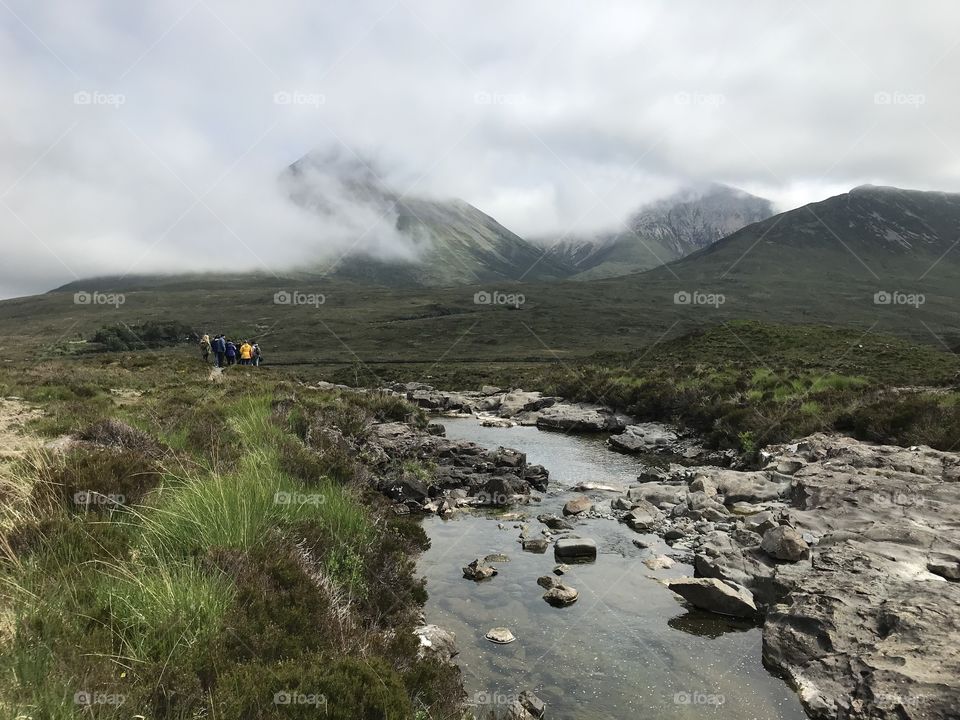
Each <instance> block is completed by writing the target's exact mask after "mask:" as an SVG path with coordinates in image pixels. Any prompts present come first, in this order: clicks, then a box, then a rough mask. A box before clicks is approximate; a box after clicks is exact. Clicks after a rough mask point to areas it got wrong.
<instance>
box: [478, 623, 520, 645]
mask: <svg viewBox="0 0 960 720" xmlns="http://www.w3.org/2000/svg"><path fill="white" fill-rule="evenodd" d="M484 637H485V638H486V639H487V640H489V641H490V642H492V643H496V644H497V645H507V644H508V643H512V642H513V641H514V640H516V639H517V638H516V637H514V635H513V633H512V632H510V628H505V627H495V628H491V629H490V630H488V631H487V634H486V635H484Z"/></svg>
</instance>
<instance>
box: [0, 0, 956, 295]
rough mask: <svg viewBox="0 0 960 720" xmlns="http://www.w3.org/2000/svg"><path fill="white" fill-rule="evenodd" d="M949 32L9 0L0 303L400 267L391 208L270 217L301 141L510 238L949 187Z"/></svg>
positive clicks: (579, 13) (849, 15)
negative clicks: (132, 279) (206, 277)
mask: <svg viewBox="0 0 960 720" xmlns="http://www.w3.org/2000/svg"><path fill="white" fill-rule="evenodd" d="M958 19H960V8H958V7H957V6H956V5H955V4H952V3H948V2H933V3H928V4H924V5H918V6H911V7H909V8H906V7H904V8H899V7H894V6H889V7H885V8H884V10H883V12H876V11H875V8H874V3H872V2H869V1H868V0H854V1H853V2H850V3H843V4H840V5H838V4H836V3H828V2H826V1H825V0H815V1H814V2H808V3H804V4H802V5H800V6H795V5H775V4H758V3H752V2H737V1H734V2H732V3H725V4H723V5H719V4H716V3H711V2H706V0H702V1H698V0H693V1H692V2H689V3H682V4H677V3H668V2H660V3H635V2H629V1H628V0H612V1H611V2H609V3H604V4H603V5H602V6H596V7H595V6H586V5H580V4H572V5H560V6H558V5H557V4H556V3H552V2H548V1H547V0H530V1H529V2H524V3H495V4H494V5H492V6H491V5H489V4H487V5H475V6H463V5H451V4H450V3H448V2H441V0H425V1H424V2H417V3H408V2H406V1H405V0H404V1H403V2H400V3H397V4H396V5H392V6H391V5H387V6H384V5H383V4H382V3H376V2H373V0H357V2H351V3H349V4H330V3H307V2H303V0H275V1H274V2H271V3H260V2H252V3H243V4H239V5H238V4H237V3H230V2H227V0H201V2H195V0H163V1H162V2H157V3H150V4H148V5H147V6H144V5H142V4H136V3H134V4H130V3H121V2H118V1H117V0H93V2H91V3H73V2H67V0H51V2H49V3H44V4H42V5H38V4H36V3H32V2H29V1H28V0H9V2H8V3H7V4H6V5H4V6H2V7H0V90H2V91H3V97H4V102H5V108H4V109H5V112H4V114H3V116H2V117H0V242H2V243H3V258H4V262H3V263H2V264H0V266H2V267H0V297H10V296H14V295H20V294H24V293H31V292H41V291H44V290H46V289H49V288H51V287H54V286H56V285H59V284H61V283H64V282H68V281H71V280H74V279H76V278H77V277H88V276H91V275H101V274H124V273H130V274H142V273H147V272H178V271H185V270H197V271H209V270H246V269H261V270H264V269H266V270H276V271H279V270H281V269H283V268H285V267H289V266H297V265H301V264H304V263H313V262H318V261H323V262H330V261H331V259H333V260H335V259H336V258H337V257H339V256H340V255H342V254H343V253H344V252H348V251H349V252H354V251H360V252H367V253H369V254H373V255H377V256H382V257H402V258H411V257H415V256H416V253H417V252H418V242H417V239H416V238H409V237H406V236H404V235H402V234H399V233H397V232H396V217H394V216H391V213H390V209H389V205H383V204H382V203H380V204H378V203H376V202H371V201H370V200H369V198H368V199H364V200H362V201H360V202H355V198H354V197H353V194H352V192H350V191H349V189H348V188H345V187H344V186H342V185H340V184H339V181H338V180H337V179H336V178H337V176H336V175H333V176H331V175H330V174H329V173H327V172H326V171H325V170H324V169H323V168H322V167H321V168H319V169H314V170H311V171H310V172H309V173H308V174H307V175H306V176H305V181H306V182H307V183H308V184H309V186H310V187H311V188H313V189H314V190H316V194H317V195H318V196H323V197H325V198H327V200H326V202H327V207H326V208H325V209H324V208H318V207H312V206H309V204H307V205H306V206H305V205H304V204H303V203H299V204H298V203H296V202H291V201H290V198H289V188H288V187H287V186H285V185H284V183H283V182H281V181H278V178H280V177H281V176H282V173H283V171H284V168H286V167H287V166H288V165H290V164H291V163H293V162H295V161H296V160H298V159H299V158H300V157H302V156H303V155H304V154H305V153H307V152H309V151H311V150H314V149H316V148H321V149H328V148H337V150H338V153H339V154H338V155H335V156H333V157H334V158H335V159H337V161H338V162H341V163H343V162H348V161H349V159H351V158H353V159H356V158H355V155H354V153H356V155H357V156H360V157H362V158H374V159H375V160H376V162H377V168H376V170H375V173H376V175H377V177H378V178H380V179H381V180H382V181H383V183H384V184H385V185H387V186H388V187H390V188H392V189H393V190H394V191H396V192H398V193H401V194H402V193H406V194H408V195H410V196H421V195H426V196H435V197H452V196H458V197H462V198H464V199H466V200H467V201H469V202H471V203H473V204H474V205H477V206H478V207H480V208H481V209H482V210H484V211H485V212H487V213H489V214H491V215H493V216H494V217H496V218H497V219H498V220H500V221H501V222H502V223H504V224H505V225H507V227H509V228H510V229H512V230H514V231H516V232H518V233H520V234H521V235H525V236H545V235H551V236H554V237H556V236H563V235H566V234H583V233H587V232H591V231H593V230H596V229H607V228H611V227H615V226H616V225H617V223H619V222H620V221H621V220H622V219H623V218H625V217H626V216H627V215H629V213H630V212H631V211H632V210H633V209H634V208H636V207H637V206H639V205H641V204H643V203H644V202H647V201H649V200H652V199H654V198H656V197H659V196H663V195H665V194H667V193H669V192H670V191H672V190H673V189H675V188H676V187H678V186H679V185H681V184H685V183H688V182H691V181H703V180H714V181H719V182H725V183H728V184H731V185H736V186H738V187H742V188H744V189H746V190H748V191H750V192H753V193H755V194H759V195H763V196H766V197H769V198H770V199H771V200H773V201H774V202H776V203H777V204H778V206H779V207H780V208H782V209H783V208H786V207H792V206H795V205H797V204H800V203H803V202H809V201H813V200H817V199H821V198H823V197H826V196H828V195H831V194H835V193H836V192H838V191H844V190H847V189H849V188H850V187H852V186H854V185H858V184H861V183H865V182H873V183H880V184H895V185H900V186H903V187H915V188H935V189H942V190H953V191H956V190H960V187H958V186H957V185H956V182H957V181H956V178H957V177H958V170H960V160H958V158H960V142H958V141H957V140H956V133H955V127H954V125H955V123H954V118H955V117H956V114H957V111H958V110H960V100H958V99H957V95H956V93H955V92H954V87H953V86H954V84H955V79H954V77H953V74H952V72H951V70H952V69H953V68H954V67H956V56H957V53H958V51H960V48H958V46H956V45H955V44H954V43H953V38H952V37H950V36H949V33H945V32H944V31H943V28H946V27H951V26H953V25H955V24H956V21H957V20H958ZM336 164H337V163H334V165H336ZM380 210H383V212H382V213H381V212H379V211H380Z"/></svg>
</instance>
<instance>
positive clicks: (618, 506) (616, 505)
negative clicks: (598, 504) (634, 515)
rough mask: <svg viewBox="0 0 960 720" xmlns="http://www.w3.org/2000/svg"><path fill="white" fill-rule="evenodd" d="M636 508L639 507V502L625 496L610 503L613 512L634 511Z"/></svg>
mask: <svg viewBox="0 0 960 720" xmlns="http://www.w3.org/2000/svg"><path fill="white" fill-rule="evenodd" d="M636 506H637V502H636V501H635V500H631V499H630V498H628V497H626V496H625V495H623V496H621V497H618V498H614V499H613V502H611V503H610V507H611V508H612V509H613V510H633V508H635V507H636Z"/></svg>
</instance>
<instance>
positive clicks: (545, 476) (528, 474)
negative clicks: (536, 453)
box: [523, 465, 550, 492]
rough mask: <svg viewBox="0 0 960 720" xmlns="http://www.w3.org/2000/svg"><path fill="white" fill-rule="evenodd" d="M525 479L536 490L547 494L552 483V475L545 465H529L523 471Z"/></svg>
mask: <svg viewBox="0 0 960 720" xmlns="http://www.w3.org/2000/svg"><path fill="white" fill-rule="evenodd" d="M523 479H524V480H525V481H526V482H527V483H528V484H529V485H530V487H532V488H534V489H535V490H539V491H540V492H545V491H546V489H547V484H548V483H549V481H550V473H549V472H547V469H546V468H545V467H544V466H543V465H527V467H526V468H524V470H523Z"/></svg>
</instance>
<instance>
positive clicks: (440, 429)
mask: <svg viewBox="0 0 960 720" xmlns="http://www.w3.org/2000/svg"><path fill="white" fill-rule="evenodd" d="M427 433H429V434H430V435H438V436H442V435H446V434H447V429H446V428H445V427H444V426H443V425H441V424H440V423H438V422H432V423H427Z"/></svg>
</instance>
